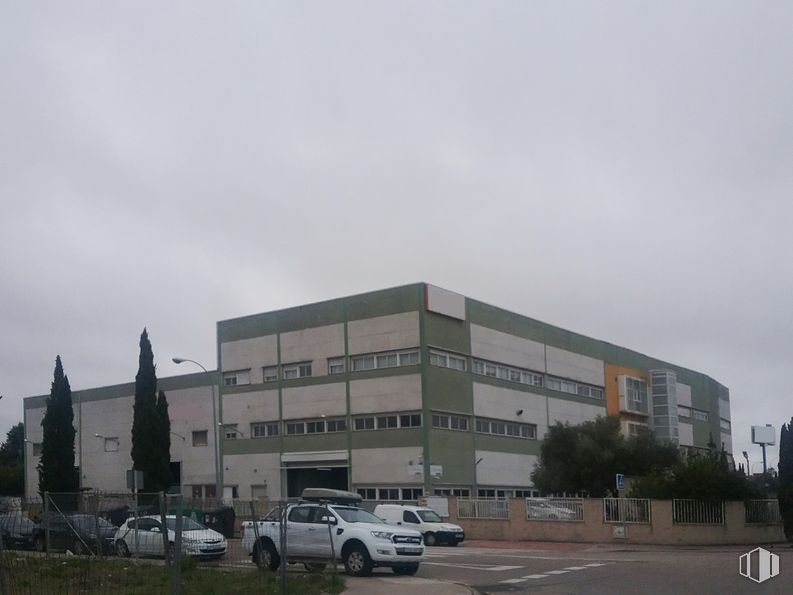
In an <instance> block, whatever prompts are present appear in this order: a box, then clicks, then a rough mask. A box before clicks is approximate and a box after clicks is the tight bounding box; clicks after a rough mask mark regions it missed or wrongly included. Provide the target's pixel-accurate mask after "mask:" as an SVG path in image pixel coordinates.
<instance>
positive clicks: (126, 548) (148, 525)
mask: <svg viewBox="0 0 793 595" xmlns="http://www.w3.org/2000/svg"><path fill="white" fill-rule="evenodd" d="M165 523H166V525H167V531H168V544H169V547H170V548H171V551H174V543H175V540H176V532H175V530H176V516H174V515H169V516H166V517H165ZM114 543H115V547H116V553H117V554H118V555H119V556H123V557H126V556H130V555H135V556H164V553H165V552H164V549H163V548H164V545H163V527H162V522H161V518H160V517H158V516H143V517H138V518H131V519H127V520H126V521H125V522H124V523H123V524H122V525H121V527H119V528H118V531H116V535H115V539H114ZM182 553H183V554H187V555H188V556H193V557H196V558H204V559H210V558H221V557H223V555H225V553H226V539H225V537H223V535H221V534H220V533H218V532H217V531H215V530H213V529H210V528H209V527H207V526H206V525H203V524H201V523H199V522H198V521H194V520H193V519H191V518H188V517H183V518H182Z"/></svg>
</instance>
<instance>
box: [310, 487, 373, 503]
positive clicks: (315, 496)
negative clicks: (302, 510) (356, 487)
mask: <svg viewBox="0 0 793 595" xmlns="http://www.w3.org/2000/svg"><path fill="white" fill-rule="evenodd" d="M300 499H301V500H304V501H306V502H330V503H331V504H351V505H353V506H359V505H360V504H361V501H362V500H363V498H361V496H360V494H354V493H353V492H345V491H344V490H331V489H328V488H306V489H305V490H303V493H302V494H301V495H300Z"/></svg>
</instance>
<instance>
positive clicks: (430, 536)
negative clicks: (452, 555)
mask: <svg viewBox="0 0 793 595" xmlns="http://www.w3.org/2000/svg"><path fill="white" fill-rule="evenodd" d="M424 545H438V538H437V537H435V533H427V534H426V535H425V536H424Z"/></svg>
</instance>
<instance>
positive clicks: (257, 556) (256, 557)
mask: <svg viewBox="0 0 793 595" xmlns="http://www.w3.org/2000/svg"><path fill="white" fill-rule="evenodd" d="M251 522H252V523H253V535H254V537H255V540H254V542H253V548H252V549H251V554H253V563H254V564H256V566H259V564H260V560H261V557H262V552H261V545H260V544H259V519H258V518H257V514H256V505H255V504H254V501H253V500H251Z"/></svg>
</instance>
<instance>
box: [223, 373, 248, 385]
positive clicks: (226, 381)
mask: <svg viewBox="0 0 793 595" xmlns="http://www.w3.org/2000/svg"><path fill="white" fill-rule="evenodd" d="M250 383H251V371H250V370H237V371H236V372H223V386H241V385H244V384H250Z"/></svg>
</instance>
